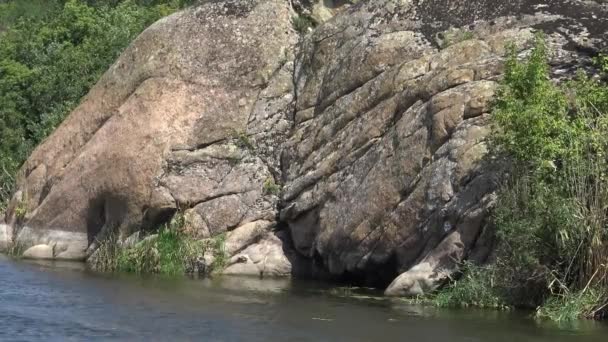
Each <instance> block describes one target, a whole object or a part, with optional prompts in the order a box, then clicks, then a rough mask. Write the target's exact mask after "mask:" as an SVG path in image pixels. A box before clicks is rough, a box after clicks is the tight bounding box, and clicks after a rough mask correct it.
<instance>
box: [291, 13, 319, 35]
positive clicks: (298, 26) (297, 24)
mask: <svg viewBox="0 0 608 342" xmlns="http://www.w3.org/2000/svg"><path fill="white" fill-rule="evenodd" d="M292 23H293V29H294V30H296V31H297V32H299V33H300V34H305V33H307V32H308V30H309V29H312V28H314V27H316V26H317V22H316V21H315V20H314V19H313V18H312V17H311V16H309V15H304V14H301V15H297V16H294V17H293V18H292Z"/></svg>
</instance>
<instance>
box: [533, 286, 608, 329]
mask: <svg viewBox="0 0 608 342" xmlns="http://www.w3.org/2000/svg"><path fill="white" fill-rule="evenodd" d="M607 305H608V292H606V289H586V290H584V291H579V292H575V293H570V292H568V293H565V294H559V295H555V296H552V297H549V299H547V301H546V302H545V303H543V305H542V306H540V307H539V308H538V309H537V311H536V317H538V318H543V319H549V320H552V321H555V322H570V321H574V320H577V319H579V318H589V319H601V318H605V317H606V306H607Z"/></svg>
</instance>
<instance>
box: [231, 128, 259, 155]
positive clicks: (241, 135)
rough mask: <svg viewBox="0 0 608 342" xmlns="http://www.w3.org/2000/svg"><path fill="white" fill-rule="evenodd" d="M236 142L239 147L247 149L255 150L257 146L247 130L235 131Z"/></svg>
mask: <svg viewBox="0 0 608 342" xmlns="http://www.w3.org/2000/svg"><path fill="white" fill-rule="evenodd" d="M234 135H235V138H236V144H237V146H238V147H240V148H242V149H247V150H251V151H253V150H255V146H253V142H252V141H251V139H250V138H249V136H248V135H247V133H245V132H235V134H234Z"/></svg>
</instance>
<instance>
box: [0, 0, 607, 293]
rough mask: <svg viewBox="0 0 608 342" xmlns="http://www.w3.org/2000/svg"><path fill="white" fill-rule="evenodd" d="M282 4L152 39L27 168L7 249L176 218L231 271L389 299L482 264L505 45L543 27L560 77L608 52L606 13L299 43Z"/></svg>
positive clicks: (152, 34)
mask: <svg viewBox="0 0 608 342" xmlns="http://www.w3.org/2000/svg"><path fill="white" fill-rule="evenodd" d="M304 2H306V4H304V5H302V6H304V7H306V6H308V7H306V8H308V9H309V10H310V11H312V10H313V7H310V5H312V4H313V2H311V1H298V2H296V3H298V4H303V3H304ZM291 3H294V2H292V1H283V0H248V1H224V2H213V3H209V4H205V5H202V6H200V7H197V8H193V9H188V10H186V11H184V12H181V13H178V14H176V15H173V16H170V17H168V18H165V19H163V20H161V21H159V22H157V23H156V24H154V25H153V26H151V27H150V28H149V29H148V30H146V31H145V32H144V33H143V34H142V35H141V36H140V37H139V38H138V39H136V40H135V41H134V42H133V44H132V45H131V47H129V48H128V49H127V50H126V51H125V53H124V54H123V55H122V56H121V57H120V58H119V60H118V61H117V62H116V64H115V65H114V66H113V67H112V68H111V69H110V70H109V71H108V72H107V73H106V75H104V77H103V78H102V80H100V82H99V83H98V84H97V85H96V86H95V87H94V88H93V90H92V91H91V92H90V93H89V95H88V96H87V97H86V98H85V99H84V100H83V102H82V104H81V105H80V106H79V107H78V108H77V109H76V110H75V111H74V112H73V113H72V114H71V115H70V117H69V118H68V119H67V120H66V121H65V122H64V123H63V124H62V125H61V126H60V127H59V129H58V130H57V131H56V132H55V133H54V134H53V135H52V136H51V137H50V138H49V139H48V140H47V141H46V142H45V143H43V144H42V145H41V146H40V147H38V148H37V149H36V151H35V152H34V153H33V154H32V156H31V157H30V159H29V160H28V161H27V162H26V164H25V165H24V167H23V169H22V171H21V174H20V177H19V180H18V184H17V189H18V191H17V192H16V194H15V196H14V199H13V201H12V202H11V206H10V208H9V210H8V212H7V222H8V224H9V225H10V226H11V227H12V229H13V230H14V231H15V234H14V235H13V236H14V237H13V238H12V240H14V241H16V242H20V243H22V242H26V243H25V244H26V246H25V247H32V246H35V245H39V244H46V245H49V246H54V247H53V248H54V249H53V257H55V258H57V257H63V258H72V257H73V258H79V257H83V256H86V254H84V253H85V251H88V253H91V252H92V251H93V250H94V249H95V247H96V245H95V244H94V243H93V241H94V240H95V239H103V238H104V237H105V235H106V234H108V233H110V232H114V233H118V235H119V237H120V238H122V239H124V238H126V237H127V236H130V235H132V234H133V233H134V232H135V231H136V230H142V231H144V232H147V231H150V230H153V229H154V228H155V227H157V226H158V225H159V224H161V223H163V222H166V221H167V220H168V219H169V218H170V217H171V215H172V214H173V213H174V212H175V211H176V210H177V209H178V208H179V209H182V210H184V217H185V220H184V221H185V224H184V227H183V228H184V231H186V232H187V233H188V234H189V235H191V236H193V237H195V238H198V239H208V238H214V237H216V236H219V235H221V234H226V246H225V248H226V249H227V250H228V251H229V252H228V253H227V254H228V255H227V257H228V262H227V265H226V266H227V267H226V269H225V271H224V272H225V273H228V274H248V275H256V276H259V275H262V276H267V275H272V276H284V275H289V274H293V273H294V272H295V269H300V267H294V263H295V260H299V261H298V262H297V263H298V264H300V261H301V260H305V261H306V262H307V265H306V266H305V267H302V269H308V270H315V269H316V270H322V271H323V272H322V273H327V274H329V275H330V276H332V277H335V278H338V279H342V280H350V281H355V282H359V283H366V284H371V285H376V286H387V285H388V289H387V294H390V295H415V294H420V293H423V292H426V291H429V290H433V289H435V288H436V287H437V286H439V285H440V284H441V283H442V282H443V281H444V280H445V278H446V277H448V276H449V275H450V274H451V273H452V272H454V271H455V270H456V269H457V267H458V264H459V263H460V262H461V261H463V260H465V259H470V260H473V261H483V260H484V259H485V258H487V256H488V255H489V254H490V253H491V252H492V247H493V245H492V240H493V239H492V231H491V229H490V226H489V225H488V217H489V214H490V212H491V209H492V206H493V203H494V202H495V201H496V198H495V190H496V188H497V185H498V183H499V181H500V177H501V170H502V167H501V165H500V163H499V162H498V161H496V160H494V159H493V158H492V156H490V155H488V147H487V143H486V140H487V138H488V136H489V134H490V133H491V131H490V118H491V104H492V101H493V99H494V96H495V94H496V92H497V89H498V82H499V80H500V78H501V77H502V72H503V64H504V59H505V55H506V49H505V45H506V44H508V43H513V44H514V46H515V47H516V49H517V50H518V51H519V52H520V53H521V54H525V53H527V51H529V48H530V47H531V45H532V40H533V38H534V35H535V32H536V31H539V30H542V31H544V32H546V34H547V42H548V46H549V48H550V55H551V59H552V60H551V66H552V67H553V71H554V75H555V77H556V78H561V77H567V76H568V75H572V74H573V72H574V71H575V70H576V68H578V67H581V66H582V67H585V66H586V65H588V63H589V61H590V57H591V56H592V55H593V54H594V53H595V52H597V51H599V50H600V49H601V48H603V47H604V46H603V45H602V44H605V42H606V36H605V34H606V33H605V32H607V30H606V28H607V25H606V21H607V20H608V19H607V18H608V13H607V9H606V6H603V5H601V4H598V3H594V2H582V1H574V0H572V1H567V0H562V1H557V0H556V1H548V0H547V1H539V0H536V1H534V0H530V1H526V0H521V1H515V2H502V1H489V0H474V1H447V0H427V1H414V0H409V1H408V0H374V1H371V0H370V1H359V2H357V3H356V4H353V5H350V6H339V10H338V9H337V8H338V7H336V6H334V7H336V8H330V9H331V18H330V16H327V17H326V18H324V19H322V20H319V21H325V22H324V23H323V24H320V25H319V26H317V27H316V28H315V29H314V30H310V32H307V33H306V34H304V35H302V36H298V34H297V33H296V32H295V30H294V29H293V27H292V23H291V21H292V17H293V16H295V15H297V14H296V13H297V12H296V11H294V10H293V9H292V8H290V4H291ZM314 3H316V2H314ZM336 3H338V2H336ZM340 3H342V2H340ZM302 6H300V7H302ZM332 6H333V5H332ZM304 7H303V8H304ZM298 11H300V12H301V11H302V9H298ZM311 13H312V12H311ZM269 22H271V25H269ZM17 209H19V210H17ZM17 212H19V213H22V212H25V214H24V215H17ZM58 232H64V233H65V234H66V235H62V234H60V233H58ZM5 235H7V234H5ZM1 236H2V235H0V237H1ZM211 259H213V256H212V255H204V256H201V260H202V261H201V262H203V261H204V263H210V262H211V261H212V260H211ZM389 284H390V285H389Z"/></svg>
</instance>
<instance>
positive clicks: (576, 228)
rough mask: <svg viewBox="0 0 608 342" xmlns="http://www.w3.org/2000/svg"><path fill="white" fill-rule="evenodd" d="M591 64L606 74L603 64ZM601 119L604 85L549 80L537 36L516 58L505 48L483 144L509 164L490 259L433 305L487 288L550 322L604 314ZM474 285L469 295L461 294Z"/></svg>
mask: <svg viewBox="0 0 608 342" xmlns="http://www.w3.org/2000/svg"><path fill="white" fill-rule="evenodd" d="M598 62H599V63H600V65H598V69H600V70H602V69H603V70H606V66H607V65H608V64H607V63H606V59H602V58H599V59H598ZM607 114H608V86H607V85H606V84H604V83H603V82H602V81H601V80H600V78H599V77H596V78H591V77H590V76H588V75H586V74H584V73H582V72H581V73H579V74H578V75H577V77H576V79H574V80H572V81H568V82H565V83H563V84H561V85H556V84H555V83H554V82H552V81H551V80H550V78H549V66H548V64H547V56H546V48H545V45H544V43H543V39H542V38H538V39H537V43H536V47H535V49H534V50H533V51H532V54H531V55H530V56H529V57H528V58H527V59H526V60H524V61H518V60H517V58H516V54H515V52H514V50H513V52H512V53H511V57H510V58H509V60H508V62H507V67H506V73H505V77H504V81H503V86H502V88H501V91H500V93H499V96H498V99H497V102H496V105H495V109H494V121H495V130H494V132H495V135H494V139H493V144H492V145H493V148H494V149H495V153H496V154H497V155H499V156H502V157H505V158H507V159H508V160H509V161H510V162H512V163H511V165H512V167H511V168H510V169H509V170H508V172H509V177H508V181H507V182H506V183H505V184H504V185H503V187H502V189H501V191H500V192H499V201H498V204H497V207H496V210H495V215H494V221H495V224H496V228H497V235H498V236H497V237H498V242H499V247H498V249H497V251H496V261H494V262H493V263H492V264H491V265H489V266H488V267H487V268H485V269H484V270H483V271H480V270H476V269H475V268H474V269H473V270H471V269H468V270H465V274H464V276H463V277H462V279H460V280H459V281H458V282H456V283H455V284H452V285H450V286H448V288H447V292H445V294H439V295H438V297H437V299H440V302H442V303H454V302H455V303H463V302H467V301H468V302H469V303H471V301H478V300H480V299H478V298H479V294H480V293H481V294H485V293H486V292H490V295H489V296H488V295H483V296H482V297H483V298H486V297H490V298H496V299H497V301H498V302H500V303H505V304H508V305H514V306H532V307H534V306H538V309H537V315H538V316H539V317H546V318H550V319H554V320H569V319H574V318H581V317H587V318H601V317H604V316H605V315H606V311H607V310H606V309H607V307H608V228H607V227H608V210H607V209H606V208H608V178H607V177H608V159H607V158H606V151H607V150H608V115H607ZM489 277H491V279H492V281H486V280H487V279H489ZM480 283H482V284H485V286H482V287H483V291H477V290H475V291H472V292H473V293H476V294H477V296H463V295H462V293H463V292H465V293H468V292H471V291H468V292H467V291H464V290H463V289H468V290H471V289H472V288H471V286H472V285H471V284H473V285H474V284H480ZM458 288H462V289H460V290H455V289H458ZM473 290H474V289H473ZM446 297H447V298H446ZM459 297H463V298H459ZM490 302H491V303H492V302H493V301H490ZM484 303H485V301H484V302H483V303H482V304H484ZM471 304H475V303H471ZM482 306H486V305H485V304H484V305H482Z"/></svg>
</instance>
